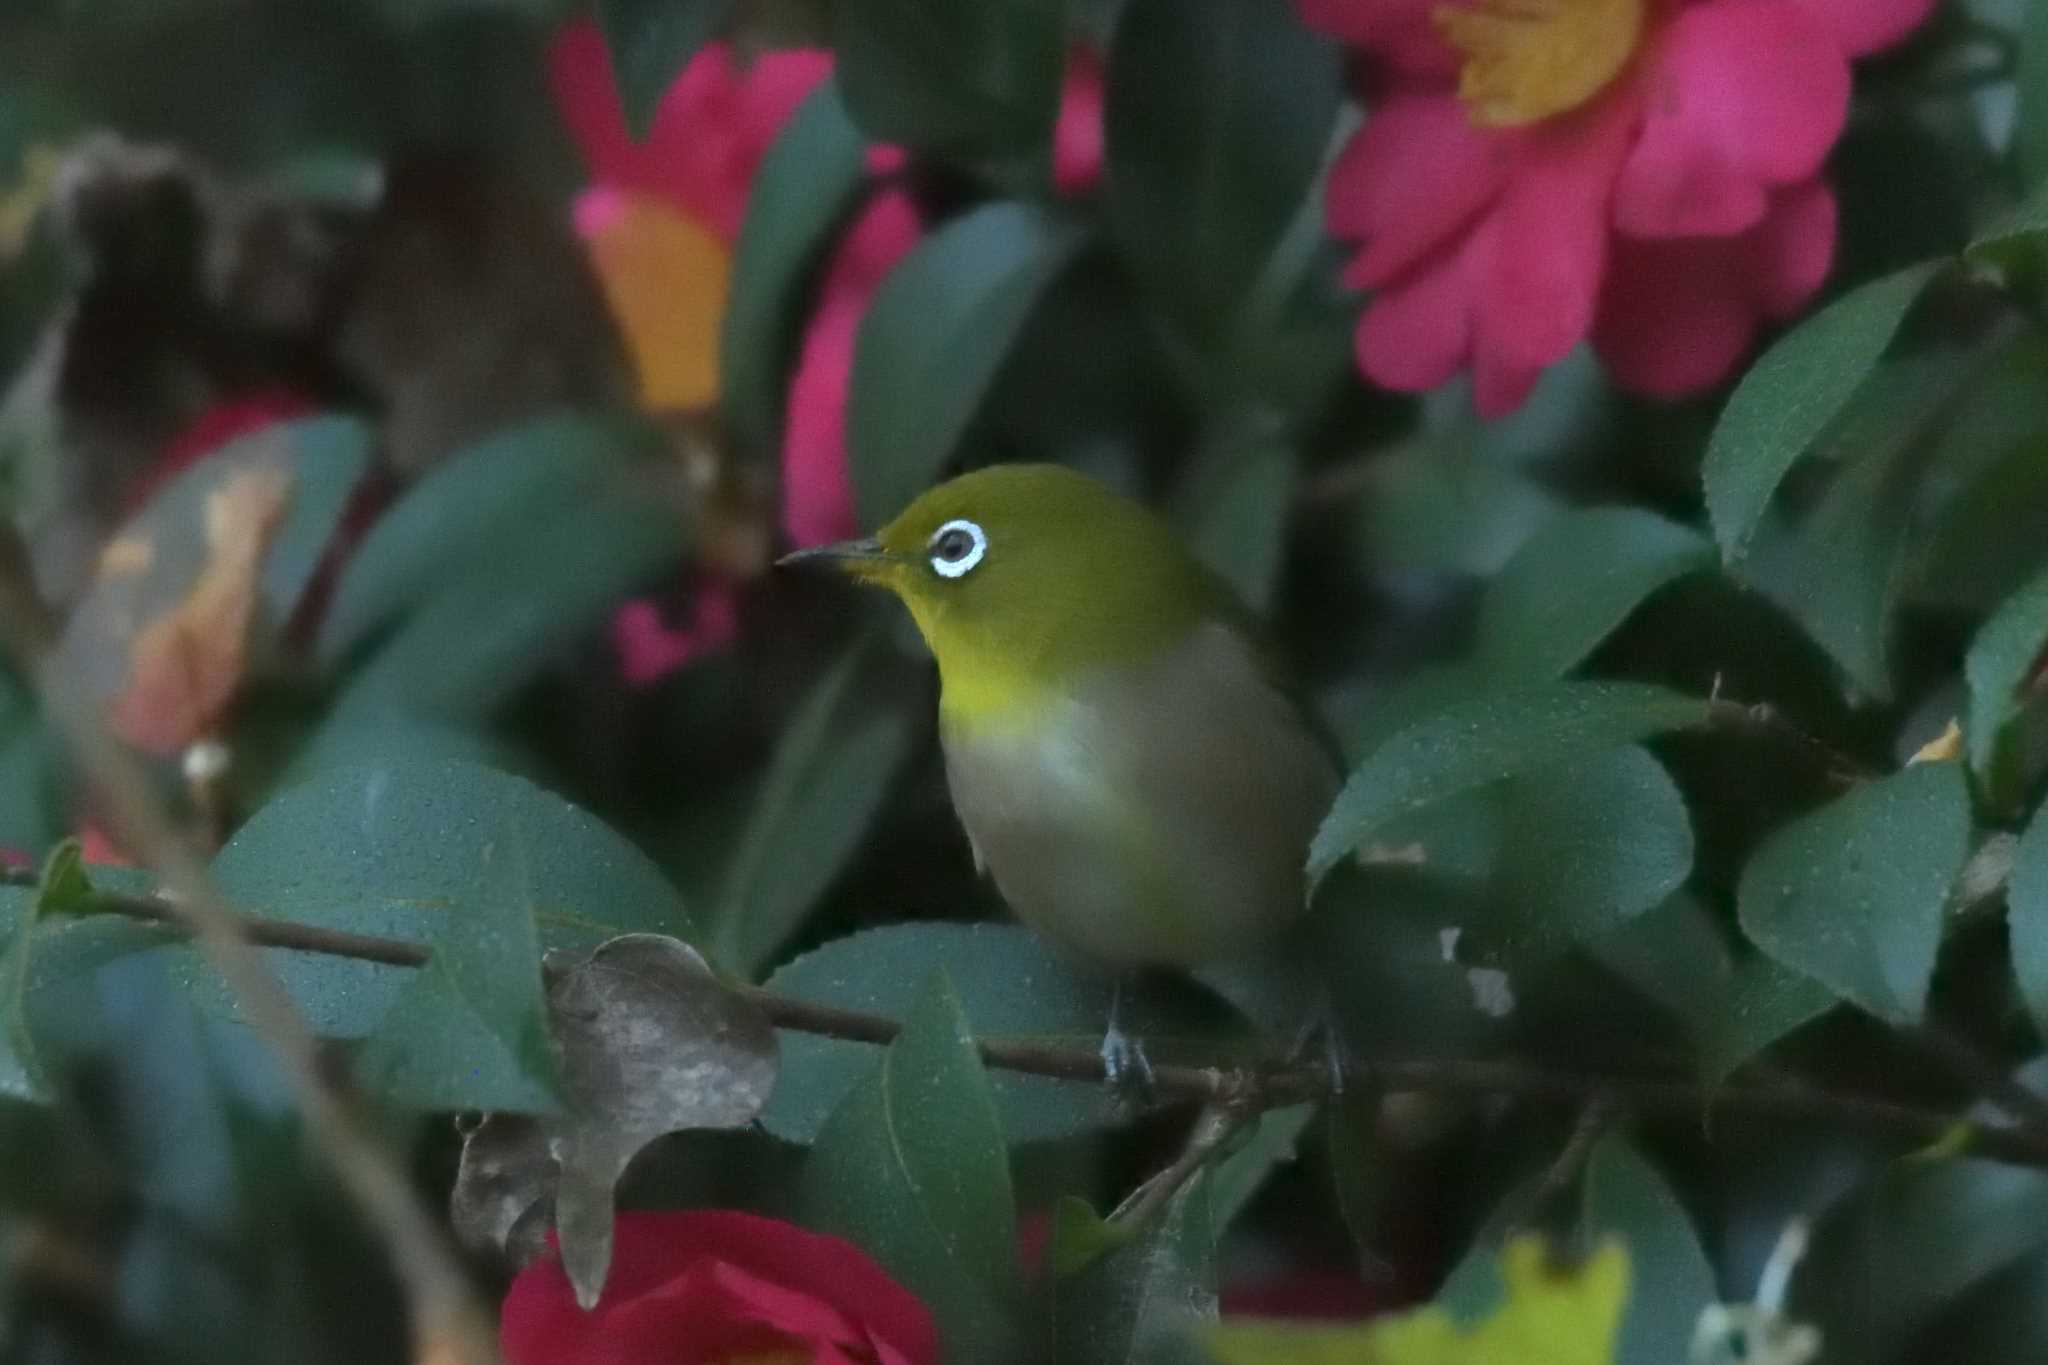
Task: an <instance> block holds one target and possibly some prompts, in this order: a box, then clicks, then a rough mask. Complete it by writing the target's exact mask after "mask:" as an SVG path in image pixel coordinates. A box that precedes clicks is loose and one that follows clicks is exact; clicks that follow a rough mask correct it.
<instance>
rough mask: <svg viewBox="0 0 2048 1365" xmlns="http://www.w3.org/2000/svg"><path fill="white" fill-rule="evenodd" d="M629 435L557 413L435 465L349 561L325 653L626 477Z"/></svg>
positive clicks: (337, 650) (328, 624)
mask: <svg viewBox="0 0 2048 1365" xmlns="http://www.w3.org/2000/svg"><path fill="white" fill-rule="evenodd" d="M634 440H635V436H634V434H633V432H632V431H631V430H630V429H629V428H627V427H625V426H623V425H622V424H620V423H618V422H605V421H597V420H593V419H591V418H588V417H580V416H568V415H564V416H560V417H551V418H545V419H542V420H540V421H536V422H529V423H525V424H523V425H521V426H518V427H514V428H512V429H511V430H508V431H505V432H501V433H499V434H498V435H495V436H491V437H489V438H487V439H485V440H483V441H479V442H478V443H477V444H475V445H473V446H471V447H469V448H468V449H467V450H464V451H462V452H461V453H459V454H457V455H454V456H452V457H451V458H449V459H447V460H444V461H443V462H441V463H440V464H437V465H436V466H434V469H433V471H432V472H431V473H429V474H428V475H427V476H426V477H425V478H423V479H421V480H420V481H419V482H418V483H416V484H414V485H413V486H412V487H411V488H409V489H407V490H406V495H405V496H404V497H403V498H401V499H400V500H399V502H398V503H397V505H396V506H394V507H392V508H391V510H390V511H388V512H386V513H385V514H384V515H383V516H381V517H379V518H378V519H377V523H376V525H375V527H374V528H372V530H371V531H370V533H369V535H367V536H365V537H364V538H363V543H362V544H361V545H359V546H357V547H356V551H355V553H354V554H353V555H351V556H350V557H349V562H348V569H347V571H346V572H344V573H343V574H342V576H341V579H340V581H339V583H337V584H336V586H335V590H334V600H333V602H332V603H330V604H329V606H328V609H327V614H326V617H325V620H324V622H323V623H322V625H321V628H320V645H319V652H320V657H321V658H322V659H323V660H325V661H327V662H330V663H331V662H333V661H334V660H336V659H339V658H341V657H342V656H343V655H346V654H348V653H350V652H352V651H353V650H354V649H355V648H356V647H357V646H358V645H360V644H362V643H363V642H364V641H365V640H366V639H368V638H369V637H370V636H371V635H372V634H373V633H375V632H376V631H378V630H380V629H382V628H383V627H385V626H387V625H389V624H390V623H391V622H392V620H393V619H394V618H395V617H397V616H398V615H399V614H400V613H402V612H404V611H405V610H407V609H408V608H410V607H413V606H415V605H416V604H418V603H420V602H422V601H424V600H425V599H427V598H428V597H429V596H431V595H432V594H433V593H434V592H435V590H436V589H437V588H439V587H441V586H442V585H443V583H444V581H445V580H446V579H447V578H448V576H449V575H450V574H451V573H456V572H459V571H460V570H462V569H464V568H467V567H469V566H471V565H474V564H476V563H478V562H479V561H487V560H491V559H494V558H495V557H496V556H498V555H500V554H503V553H504V552H505V551H506V549H507V548H508V547H512V546H517V545H519V544H521V543H522V542H524V541H526V540H528V539H530V538H531V537H533V536H534V534H535V533H536V532H537V531H540V530H542V529H544V528H545V527H547V526H549V525H550V524H552V523H554V522H556V521H558V520H560V519H561V517H562V515H563V512H564V509H567V508H573V507H576V506H578V505H579V504H581V503H582V502H584V501H585V500H587V499H588V498H589V496H590V493H591V490H592V489H593V488H595V487H597V486H598V485H600V484H602V483H605V482H607V481H610V480H613V479H617V478H619V477H621V471H622V468H623V465H624V460H625V456H626V454H627V452H629V451H630V450H631V449H632V448H633V442H634Z"/></svg>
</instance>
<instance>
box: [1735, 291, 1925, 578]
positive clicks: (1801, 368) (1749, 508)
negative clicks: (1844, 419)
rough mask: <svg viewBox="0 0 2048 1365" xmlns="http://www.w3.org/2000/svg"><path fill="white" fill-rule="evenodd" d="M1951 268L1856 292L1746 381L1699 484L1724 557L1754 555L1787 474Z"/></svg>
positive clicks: (1766, 357) (1777, 348)
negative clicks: (1756, 537)
mask: <svg viewBox="0 0 2048 1365" xmlns="http://www.w3.org/2000/svg"><path fill="white" fill-rule="evenodd" d="M1948 265H1949V262H1947V261H1924V262H1922V263H1920V264H1919V265H1914V266H1909V267H1907V268H1906V269H1904V270H1901V271H1898V272H1896V273H1894V274H1891V275H1886V276H1884V277H1883V278H1881V279H1876V280H1872V281H1870V282H1869V283H1867V284H1863V285H1860V286H1858V287H1857V288H1855V289H1852V290H1851V291H1849V292H1848V293H1847V294H1844V295H1843V296H1842V297H1841V298H1839V299H1837V300H1835V301H1834V302H1833V303H1831V304H1829V305H1828V306H1827V307H1826V308H1823V309H1822V310H1821V311H1820V312H1818V313H1815V314H1814V315H1813V316H1812V317H1809V318H1807V319H1806V320H1805V321H1804V322H1802V323H1800V324H1799V326H1797V327H1795V328H1794V329H1793V330H1792V331H1790V332H1788V333H1786V334H1785V335H1784V336H1782V337H1780V338H1779V339H1778V340H1777V341H1776V342H1775V343H1773V344H1772V346H1771V348H1770V349H1769V350H1768V351H1765V352H1764V354H1763V355H1762V357H1761V358H1759V359H1758V360H1757V362H1756V363H1755V364H1754V365H1752V366H1751V367H1750V369H1749V372H1748V373H1747V374H1745V375H1744V376H1743V377H1742V382H1741V383H1740V384H1738V385H1737V386H1736V388H1735V392H1734V393H1733V394H1731V395H1730V396H1729V399H1728V405H1727V407H1726V408H1724V409H1723V410H1722V413H1721V420H1720V421H1719V423H1717V424H1716V425H1715V427H1714V434H1713V436H1712V437H1711V438H1710V439H1709V440H1708V442H1707V454H1706V460H1705V464H1704V466H1703V467H1702V470H1701V473H1702V477H1703V478H1704V479H1705V482H1706V496H1707V513H1708V516H1709V518H1710V520H1711V521H1712V522H1713V527H1714V539H1715V540H1716V541H1718V542H1719V543H1720V546H1721V554H1722V557H1723V558H1724V559H1726V560H1728V561H1729V562H1730V563H1733V562H1735V561H1737V560H1740V559H1741V558H1742V557H1743V555H1744V554H1745V553H1746V552H1747V550H1748V548H1749V540H1750V537H1751V536H1752V535H1753V534H1754V533H1755V531H1756V527H1757V522H1758V521H1759V520H1760V519H1761V518H1762V517H1763V513H1764V508H1765V507H1766V506H1768V505H1769V503H1770V501H1771V495H1772V494H1774V493H1775V492H1777V490H1778V485H1779V484H1780V483H1781V482H1782V481H1783V480H1784V478H1785V473H1786V471H1787V470H1789V469H1791V467H1792V466H1793V464H1794V463H1795V462H1796V461H1797V460H1798V459H1799V457H1800V456H1801V455H1803V454H1805V453H1806V449H1807V447H1808V446H1810V445H1812V444H1813V442H1814V440H1815V439H1816V438H1818V437H1819V436H1820V434H1821V433H1822V431H1824V430H1825V429H1826V428H1827V426H1828V424H1829V423H1830V422H1832V421H1833V420H1834V419H1835V416H1836V414H1837V413H1839V412H1840V411H1841V410H1842V408H1843V406H1844V405H1845V404H1847V403H1848V401H1849V399H1850V398H1851V397H1852V396H1853V395H1854V394H1855V392H1856V390H1857V388H1858V387H1859V386H1861V385H1862V383H1863V381H1864V380H1865V379H1866V378H1868V377H1869V375H1870V373H1871V371H1872V370H1873V369H1874V368H1875V367H1876V365H1877V362H1878V358H1879V357H1880V356H1882V355H1883V354H1884V351H1885V348H1886V347H1887V346H1889V345H1890V344H1891V339H1892V336H1893V334H1894V333H1896V332H1897V331H1898V328H1899V323H1900V322H1901V321H1903V320H1904V318H1905V316H1906V313H1907V311H1908V310H1909V309H1910V308H1911V307H1912V306H1913V304H1914V303H1915V301H1917V300H1918V299H1919V297H1920V295H1921V293H1922V292H1923V291H1925V289H1926V288H1927V286H1928V285H1929V284H1930V283H1932V282H1933V280H1934V278H1935V277H1936V276H1937V275H1939V274H1940V273H1942V271H1944V270H1945V269H1947V268H1948Z"/></svg>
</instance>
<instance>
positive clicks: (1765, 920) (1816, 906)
mask: <svg viewBox="0 0 2048 1365" xmlns="http://www.w3.org/2000/svg"><path fill="white" fill-rule="evenodd" d="M1969 841H1970V795H1969V790H1968V787H1967V785H1966V783H1965V781H1964V778H1963V772H1962V765H1960V764H1957V763H1922V764H1918V765H1916V766H1914V767H1910V768H1907V769H1904V770H1903V771H1901V772H1899V773H1896V774H1894V775H1893V776H1891V777H1887V778H1884V779H1882V780H1879V781H1876V782H1869V783H1865V784H1864V785H1862V786H1859V787H1856V788H1854V789H1853V790H1851V791H1850V792H1848V793H1847V794H1846V795H1843V796H1841V797H1838V798H1837V799H1835V800H1834V801H1831V802H1829V803H1828V804H1827V805H1825V806H1822V807H1821V808H1820V809H1819V810H1817V811H1814V812H1812V813H1811V814H1808V815H1805V816H1802V817H1800V818H1799V819H1797V820H1794V821H1792V822H1790V823H1789V824H1787V825H1785V826H1783V827H1782V828H1780V829H1779V830H1777V831H1776V832H1775V833H1774V834H1773V835H1772V836H1771V837H1770V838H1769V839H1768V840H1766V841H1765V843H1764V845H1763V846H1762V847H1761V848H1759V849H1758V850H1757V851H1756V853H1755V854H1754V855H1753V856H1752V857H1751V858H1750V860H1749V866H1748V867H1746V868H1744V869H1743V874H1742V883H1741V887H1740V889H1739V891H1738V893H1737V911H1738V914H1739V916H1740V918H1741V921H1742V928H1743V931H1744V932H1745V933H1747V934H1748V935H1749V938H1750V941H1751V942H1753V943H1755V944H1756V946H1757V947H1759V948H1761V949H1763V951H1764V952H1766V953H1768V954H1770V956H1772V957H1773V958H1776V959H1777V960H1778V961H1779V962H1781V963H1783V964H1784V965H1785V966H1787V967H1790V968H1792V969H1794V970H1795V971H1798V972H1802V973H1804V974H1805V975H1807V976H1810V977H1812V978H1814V979H1815V980H1817V981H1819V982H1821V983H1823V984H1824V985H1826V986H1827V987H1828V988H1829V989H1831V990H1833V991H1834V992H1835V993H1836V994H1838V995H1840V996H1842V997H1843V998H1844V999H1846V1000H1849V1001H1851V1002H1853V1003H1855V1004H1857V1005H1860V1006H1861V1007H1863V1008H1864V1009H1866V1010H1869V1011H1870V1012H1871V1013H1873V1014H1875V1015H1877V1016H1878V1017H1879V1018H1882V1019H1888V1020H1893V1021H1911V1020H1917V1019H1918V1018H1919V1017H1920V1012H1921V1010H1922V1008H1923V1007H1924V1006H1925V1004H1926V1001H1927V983H1928V980H1929V978H1931V977H1932V976H1933V974H1934V959H1935V954H1936V953H1937V952H1938V951H1939V949H1940V946H1941V924H1942V909H1943V907H1944V906H1945V905H1946V904H1947V901H1948V896H1949V891H1950V889H1951V888H1952V887H1953V886H1954V885H1955V882H1956V878H1957V877H1958V876H1959V875H1960V874H1961V872H1962V870H1963V862H1964V860H1965V859H1966V858H1967V857H1968V855H1969V851H1970V849H1969Z"/></svg>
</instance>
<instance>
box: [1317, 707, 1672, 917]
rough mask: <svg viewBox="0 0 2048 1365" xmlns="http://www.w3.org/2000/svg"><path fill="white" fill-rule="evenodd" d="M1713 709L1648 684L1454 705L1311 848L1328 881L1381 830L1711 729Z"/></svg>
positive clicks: (1355, 780)
mask: <svg viewBox="0 0 2048 1365" xmlns="http://www.w3.org/2000/svg"><path fill="white" fill-rule="evenodd" d="M1707 714H1708V703H1706V702H1705V701H1702V700H1699V699H1697V698H1693V697H1686V696H1682V695H1680V694H1679V693H1676V692H1672V691H1670V690H1668V689H1666V688H1662V687H1654V686H1651V685H1650V684H1647V683H1623V682H1568V683H1549V684H1545V685H1542V686H1536V687H1529V688H1520V689H1515V690H1511V691H1507V692H1503V693H1498V694H1495V695H1491V696H1482V697H1477V698H1473V699H1470V700H1463V701H1457V702H1454V703H1452V704H1451V705H1450V706H1447V707H1445V708H1444V709H1443V710H1441V711H1439V712H1437V713H1436V714H1435V715H1433V716H1430V717H1429V718H1427V719H1425V720H1423V721H1420V722H1418V723H1416V724H1414V725H1411V726H1409V727H1408V728H1406V729H1404V730H1401V731H1400V732H1399V733H1397V734H1395V735H1394V736H1393V737H1392V738H1390V739H1388V740H1387V741H1386V742H1385V743H1383V744H1382V745H1380V747H1379V748H1377V749H1376V750H1374V751H1373V753H1372V754H1371V756H1370V757H1368V758H1367V759H1366V760H1365V762H1364V763H1362V764H1360V765H1359V766H1358V768H1357V769H1356V770H1354V771H1353V772H1352V774H1351V776H1350V778H1349V779H1348V780H1347V781H1346V782H1345V784H1344V789H1343V790H1342V791H1341V792H1339V793H1338V794H1337V802H1336V804H1335V805H1334V806H1332V807H1331V809H1330V813H1329V814H1328V815H1327V816H1325V817H1324V819H1323V824H1322V828H1321V829H1319V830H1317V831H1316V837H1315V842H1314V843H1313V844H1312V845H1311V846H1310V849H1309V859H1308V870H1309V874H1310V876H1311V878H1312V879H1314V880H1318V881H1319V880H1321V878H1322V877H1323V876H1324V875H1325V874H1327V873H1328V872H1329V870H1330V869H1331V868H1333V867H1335V866H1336V865H1337V863H1338V862H1339V861H1341V860H1342V859H1344V858H1345V857H1347V856H1349V855H1350V854H1351V853H1352V852H1353V851H1354V850H1356V849H1358V848H1359V847H1360V846H1361V845H1363V844H1364V843H1365V841H1366V840H1367V839H1368V838H1369V837H1371V836H1372V835H1373V834H1374V833H1375V832H1376V831H1378V830H1379V829H1380V828H1381V827H1383V826H1385V825H1387V824H1389V823H1391V822H1392V821H1394V820H1396V819H1399V818H1401V817H1403V816H1408V815H1413V814H1414V813H1415V812H1417V811H1419V810H1422V809H1424V808H1425V807H1428V806H1430V805H1433V804H1434V803H1436V802H1439V801H1443V800H1446V799H1448V798H1450V797H1453V796H1456V795H1458V794H1460V793H1462V792H1467V791H1472V790H1475V789H1476V788H1479V787H1484V786H1487V785H1489V784H1491V783H1494V782H1498V781H1501V780H1502V779H1504V778H1509V777H1513V776H1516V775H1517V774H1519V773H1524V772H1529V771H1533V770H1536V769H1541V768H1544V767H1548V766H1549V765H1551V764H1554V763H1564V762H1568V761H1572V760H1575V759H1580V758H1583V757H1585V756H1586V755H1589V754H1597V753H1601V752H1604V751H1606V750H1608V749H1614V748H1619V747H1620V746H1622V745H1625V744H1634V743H1636V742H1638V741H1640V740H1644V739H1647V738H1649V737H1650V736H1652V735H1656V734H1661V733H1663V732H1664V731H1667V730H1682V729H1687V728H1690V727H1694V726H1700V725H1704V724H1705V723H1706V720H1707Z"/></svg>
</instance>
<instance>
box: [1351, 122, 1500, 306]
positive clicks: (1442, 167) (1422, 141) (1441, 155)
mask: <svg viewBox="0 0 2048 1365" xmlns="http://www.w3.org/2000/svg"><path fill="white" fill-rule="evenodd" d="M1511 146H1512V142H1511V140H1510V139H1509V138H1507V137H1504V136H1502V135H1501V134H1498V133H1489V132H1483V131H1481V130H1479V129H1477V128H1474V127H1473V126H1472V124H1471V122H1470V121H1469V120H1468V119H1467V118H1466V117H1465V109H1464V106H1463V105H1461V104H1459V103H1458V101H1457V100H1456V98H1454V97H1453V96H1450V95H1420V94H1395V95H1391V96H1389V97H1388V98H1387V100H1386V101H1385V102H1384V103H1383V104H1381V105H1380V107H1379V108H1378V109H1376V110H1375V111H1374V112H1373V115H1372V117H1371V118H1370V119H1368V120H1367V121H1366V124H1365V126H1364V127H1363V128H1361V129H1359V130H1358V132H1356V133H1355V134H1353V135H1352V137H1351V140H1350V142H1348V143H1346V144H1345V147H1344V150H1343V151H1342V152H1341V153H1339V155H1338V157H1337V161H1336V164H1335V165H1333V166H1332V167H1331V168H1330V183H1329V190H1328V192H1327V195H1326V198H1325V201H1324V215H1325V218H1326V220H1327V222H1328V226H1329V229H1330V232H1331V235H1333V236H1336V237H1344V238H1361V239H1363V240H1364V242H1365V250H1364V251H1363V252H1361V253H1360V254H1359V256H1358V259H1357V260H1356V261H1354V262H1353V263H1352V266H1351V270H1350V271H1349V272H1348V275H1347V279H1348V280H1349V281H1350V282H1352V283H1354V284H1356V285H1360V286H1363V287H1367V288H1376V287H1378V286H1380V285H1382V284H1385V283H1387V282H1388V281H1390V280H1392V279H1394V278H1395V277H1396V276H1397V275H1399V274H1401V273H1402V272H1403V271H1405V270H1408V269H1409V268H1411V267H1412V266H1413V265H1414V264H1415V263H1416V262H1417V261H1418V260H1420V259H1421V258H1422V257H1423V256H1425V255H1426V254H1428V253H1429V252H1430V251H1433V250H1435V249H1436V248H1437V247H1438V246H1440V245H1441V244H1443V243H1444V242H1445V241H1447V240H1449V239H1450V238H1451V237H1452V236H1453V235H1454V234H1456V233H1457V232H1458V231H1460V230H1461V229H1462V228H1464V227H1465V225H1466V224H1468V223H1469V222H1471V220H1472V219H1473V217H1474V216H1475V215H1477V214H1478V212H1479V211H1480V210H1481V209H1482V208H1484V207H1485V206H1486V204H1487V202H1488V201H1489V200H1491V199H1492V198H1493V196H1494V194H1495V193H1496V192H1497V191H1498V190H1499V188H1500V186H1501V184H1502V182H1503V180H1504V179H1505V178H1506V172H1507V169H1508V162H1509V155H1510V148H1511Z"/></svg>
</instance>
